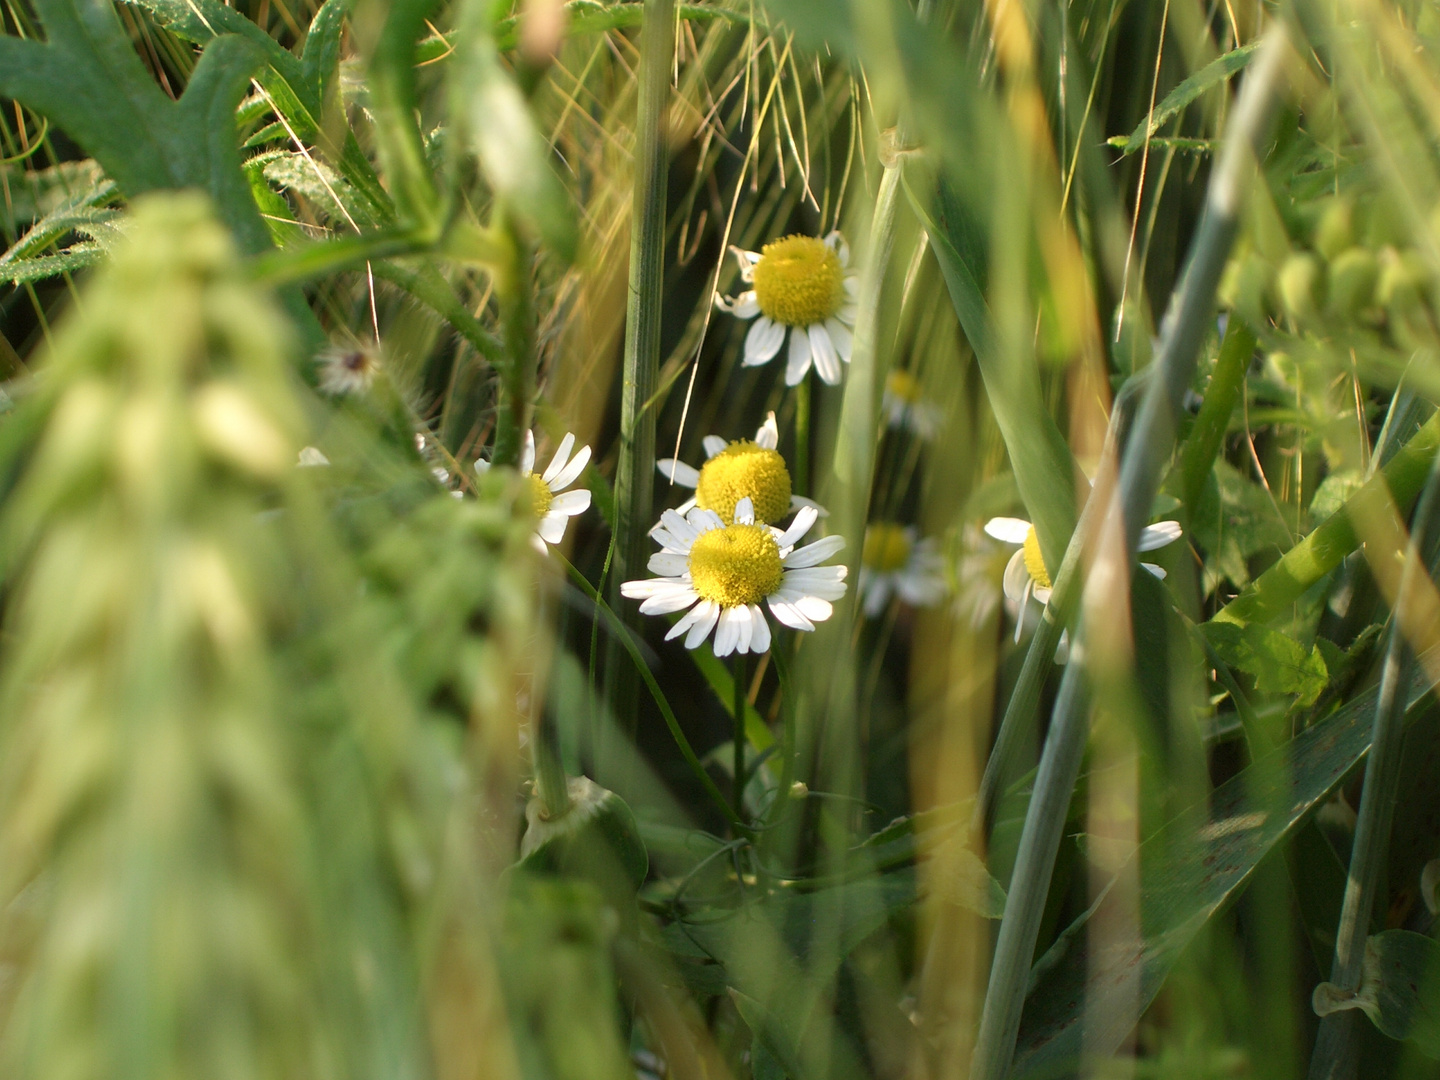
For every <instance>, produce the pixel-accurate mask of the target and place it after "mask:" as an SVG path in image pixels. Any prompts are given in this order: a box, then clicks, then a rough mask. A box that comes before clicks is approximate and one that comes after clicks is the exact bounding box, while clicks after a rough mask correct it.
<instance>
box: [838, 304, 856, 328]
mask: <svg viewBox="0 0 1440 1080" xmlns="http://www.w3.org/2000/svg"><path fill="white" fill-rule="evenodd" d="M859 317H860V305H859V304H842V305H841V307H840V310H839V311H837V312H835V318H837V319H839V320H840V321H841V322H842V323H844V324H845V325H846V326H854V325H855V320H856V319H858V318H859Z"/></svg>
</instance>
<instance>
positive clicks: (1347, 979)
mask: <svg viewBox="0 0 1440 1080" xmlns="http://www.w3.org/2000/svg"><path fill="white" fill-rule="evenodd" d="M1437 508H1440V467H1437V468H1432V469H1431V472H1430V479H1429V482H1428V483H1427V484H1426V486H1425V494H1424V495H1423V496H1422V498H1421V500H1420V507H1419V509H1418V510H1417V512H1416V515H1415V529H1414V532H1413V534H1412V536H1411V539H1410V545H1409V550H1408V551H1407V552H1406V554H1405V568H1404V570H1403V571H1402V573H1401V578H1400V590H1399V593H1398V595H1397V597H1396V600H1395V612H1394V617H1393V618H1392V619H1391V626H1390V642H1389V646H1388V648H1387V650H1386V654H1385V668H1384V673H1383V674H1382V676H1381V679H1380V697H1379V700H1378V701H1377V702H1376V705H1375V730H1374V733H1373V734H1372V735H1371V743H1370V757H1369V759H1368V760H1367V761H1366V762H1365V786H1364V787H1363V788H1362V789H1361V792H1360V810H1359V813H1358V814H1357V816H1356V821H1355V839H1354V842H1353V843H1352V844H1351V846H1350V872H1349V875H1348V877H1347V878H1346V881H1345V898H1344V900H1343V902H1342V906H1341V909H1340V925H1339V928H1338V929H1337V930H1336V932H1335V956H1334V959H1333V960H1332V962H1331V966H1330V990H1331V992H1332V993H1334V992H1335V991H1339V992H1341V993H1355V992H1357V991H1358V990H1359V989H1360V977H1361V966H1362V963H1363V961H1364V958H1365V942H1366V939H1367V938H1368V937H1369V934H1370V922H1371V917H1372V916H1373V915H1374V912H1375V899H1376V894H1377V892H1378V891H1379V890H1378V889H1377V887H1376V886H1377V883H1378V881H1379V879H1380V867H1381V865H1382V864H1383V863H1384V861H1385V859H1386V858H1387V857H1388V854H1389V850H1390V825H1391V821H1392V819H1393V818H1394V814H1395V802H1396V799H1397V796H1398V794H1399V792H1398V788H1399V783H1400V764H1401V750H1402V748H1403V746H1404V737H1405V697H1406V690H1407V688H1408V687H1409V686H1410V682H1411V679H1412V677H1413V675H1414V668H1415V654H1414V651H1413V650H1412V649H1411V648H1410V647H1409V645H1408V644H1407V643H1406V640H1405V630H1404V624H1405V617H1404V616H1405V607H1406V606H1407V601H1408V599H1409V598H1410V596H1411V594H1412V593H1413V592H1415V591H1416V588H1417V582H1418V578H1419V577H1420V576H1421V575H1422V574H1424V573H1426V568H1425V562H1426V559H1425V557H1424V556H1423V555H1422V553H1421V547H1422V545H1424V546H1429V545H1430V544H1431V542H1432V541H1433V539H1434V536H1435V532H1436V526H1437V524H1440V523H1437V521H1436V520H1435V518H1436V517H1437V513H1436V511H1437ZM1316 992H1317V995H1318V993H1319V992H1320V991H1319V990H1318V989H1317V991H1316ZM1358 1022H1359V1017H1358V1014H1357V1013H1356V1012H1355V1010H1354V1009H1346V1010H1342V1011H1339V1012H1332V1013H1330V1014H1329V1015H1328V1016H1325V1017H1323V1018H1321V1020H1320V1030H1319V1032H1318V1033H1317V1034H1316V1036H1315V1052H1314V1054H1312V1055H1311V1058H1310V1080H1350V1078H1352V1077H1354V1076H1355V1075H1356V1072H1357V1070H1358V1067H1359V1039H1358V1032H1357V1031H1356V1027H1357V1024H1358Z"/></svg>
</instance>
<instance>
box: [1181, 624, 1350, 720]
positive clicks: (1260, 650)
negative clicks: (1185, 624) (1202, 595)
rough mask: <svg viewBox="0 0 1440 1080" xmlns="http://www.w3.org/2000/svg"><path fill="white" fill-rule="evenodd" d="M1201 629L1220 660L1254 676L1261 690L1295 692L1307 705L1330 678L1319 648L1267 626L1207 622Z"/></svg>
mask: <svg viewBox="0 0 1440 1080" xmlns="http://www.w3.org/2000/svg"><path fill="white" fill-rule="evenodd" d="M1200 631H1201V633H1203V634H1204V635H1205V639H1206V640H1207V641H1209V642H1210V644H1211V645H1212V646H1213V647H1214V649H1215V652H1216V653H1217V654H1218V655H1219V656H1220V658H1221V659H1222V660H1224V661H1225V662H1226V663H1227V664H1229V665H1230V666H1231V667H1236V668H1239V669H1240V670H1241V671H1243V672H1246V673H1247V674H1249V675H1252V676H1254V678H1255V689H1257V690H1259V691H1261V692H1263V693H1267V694H1290V695H1294V697H1295V698H1296V699H1297V703H1298V704H1300V705H1310V704H1313V703H1314V701H1315V699H1316V698H1318V697H1319V696H1320V692H1321V691H1322V690H1324V689H1325V684H1326V683H1328V682H1329V681H1330V673H1329V671H1328V670H1326V667H1325V658H1324V657H1323V656H1322V655H1321V653H1320V650H1319V649H1317V648H1313V647H1312V648H1310V649H1308V650H1307V649H1306V648H1305V646H1303V645H1301V644H1300V643H1299V642H1298V641H1296V640H1295V639H1294V638H1292V637H1289V636H1288V635H1286V634H1281V633H1279V632H1278V631H1275V630H1271V629H1269V628H1268V627H1264V626H1257V625H1249V626H1238V625H1236V624H1235V623H1217V622H1209V623H1206V624H1205V625H1203V626H1202V627H1201V628H1200Z"/></svg>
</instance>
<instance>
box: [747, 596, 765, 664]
mask: <svg viewBox="0 0 1440 1080" xmlns="http://www.w3.org/2000/svg"><path fill="white" fill-rule="evenodd" d="M750 651H751V652H753V653H755V654H756V655H757V656H758V655H759V654H760V653H763V652H769V651H770V623H769V622H768V621H767V620H766V618H765V613H764V612H763V611H761V610H760V605H759V604H751V605H750Z"/></svg>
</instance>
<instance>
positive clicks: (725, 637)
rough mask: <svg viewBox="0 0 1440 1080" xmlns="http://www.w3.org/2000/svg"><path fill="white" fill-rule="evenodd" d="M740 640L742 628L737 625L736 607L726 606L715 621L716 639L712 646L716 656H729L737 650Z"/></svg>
mask: <svg viewBox="0 0 1440 1080" xmlns="http://www.w3.org/2000/svg"><path fill="white" fill-rule="evenodd" d="M739 640H740V628H739V627H738V626H736V625H735V609H734V608H724V609H723V610H721V612H720V618H719V619H718V620H716V623H715V641H714V644H713V645H712V646H711V647H712V648H713V650H714V652H715V655H716V656H729V655H730V654H731V653H732V652H734V651H735V643H736V642H737V641H739Z"/></svg>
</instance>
